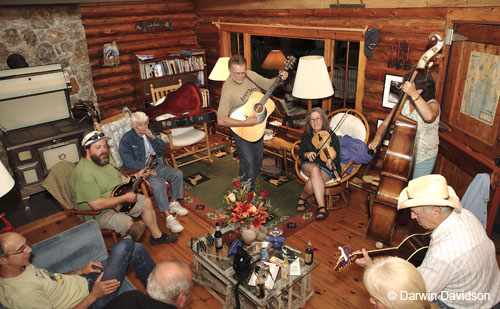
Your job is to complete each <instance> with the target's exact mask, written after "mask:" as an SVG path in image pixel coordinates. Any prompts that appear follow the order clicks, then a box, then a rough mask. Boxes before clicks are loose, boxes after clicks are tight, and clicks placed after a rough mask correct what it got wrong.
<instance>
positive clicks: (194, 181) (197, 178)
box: [184, 172, 210, 187]
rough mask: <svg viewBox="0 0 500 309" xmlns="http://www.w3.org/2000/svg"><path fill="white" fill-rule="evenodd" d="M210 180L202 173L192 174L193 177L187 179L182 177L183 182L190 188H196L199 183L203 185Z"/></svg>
mask: <svg viewBox="0 0 500 309" xmlns="http://www.w3.org/2000/svg"><path fill="white" fill-rule="evenodd" d="M209 179H210V178H208V177H207V176H205V175H204V174H203V173H200V172H198V173H194V174H193V175H191V176H188V177H184V181H185V182H186V183H187V184H188V185H190V186H193V187H194V186H197V185H199V184H200V183H204V182H205V181H207V180H209Z"/></svg>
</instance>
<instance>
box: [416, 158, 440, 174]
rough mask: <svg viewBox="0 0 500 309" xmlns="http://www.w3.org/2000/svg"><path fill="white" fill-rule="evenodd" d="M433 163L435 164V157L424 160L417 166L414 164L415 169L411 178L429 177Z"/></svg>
mask: <svg viewBox="0 0 500 309" xmlns="http://www.w3.org/2000/svg"><path fill="white" fill-rule="evenodd" d="M434 163H436V156H434V157H432V158H429V159H427V160H424V161H422V162H420V163H418V164H415V168H414V169H413V178H412V179H415V178H418V177H421V176H425V175H430V174H431V173H432V170H433V169H434Z"/></svg>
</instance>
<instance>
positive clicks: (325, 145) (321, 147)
mask: <svg viewBox="0 0 500 309" xmlns="http://www.w3.org/2000/svg"><path fill="white" fill-rule="evenodd" d="M330 142H331V134H330V132H328V131H326V130H322V131H319V132H318V133H314V136H313V138H312V144H313V146H314V148H316V149H317V150H318V152H317V153H316V155H319V158H320V159H321V161H323V162H326V161H328V159H332V160H333V159H335V158H336V157H337V152H336V151H335V149H334V148H333V146H331V145H330Z"/></svg>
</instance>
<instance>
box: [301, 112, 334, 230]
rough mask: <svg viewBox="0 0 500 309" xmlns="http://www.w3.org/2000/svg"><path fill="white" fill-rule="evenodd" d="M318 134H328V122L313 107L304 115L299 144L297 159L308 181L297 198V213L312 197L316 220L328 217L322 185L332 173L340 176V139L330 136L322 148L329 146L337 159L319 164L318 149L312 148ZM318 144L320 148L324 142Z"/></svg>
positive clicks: (329, 159) (325, 117)
mask: <svg viewBox="0 0 500 309" xmlns="http://www.w3.org/2000/svg"><path fill="white" fill-rule="evenodd" d="M320 131H327V132H328V133H330V127H329V121H328V117H327V116H326V114H325V112H324V111H323V110H322V109H321V108H319V107H315V108H313V109H311V110H310V111H309V112H308V113H307V115H306V128H305V130H304V135H302V141H301V143H300V150H299V156H300V158H301V159H302V160H303V163H302V171H303V172H304V174H306V175H307V176H308V177H309V179H308V180H307V182H306V184H305V185H304V190H303V191H302V193H301V194H300V195H299V201H298V204H297V211H299V212H302V211H304V210H306V205H305V204H306V199H307V198H308V197H310V196H311V195H313V194H314V197H315V198H316V202H317V203H318V215H317V216H316V220H324V219H326V217H328V210H327V209H326V207H325V183H326V182H327V181H328V180H330V179H332V178H333V177H334V170H335V172H336V173H340V143H339V140H338V138H337V136H336V135H335V134H332V136H331V138H330V141H329V142H327V143H326V144H325V145H324V146H327V147H332V148H333V150H335V153H336V156H335V157H334V158H333V159H332V158H331V157H328V158H327V159H326V161H322V160H321V158H320V154H319V153H318V151H319V150H320V149H321V147H318V148H319V149H318V148H316V147H315V146H314V145H313V138H314V136H315V135H317V134H318V133H320ZM327 137H328V135H327ZM321 145H323V142H322V143H321ZM321 145H320V146H321Z"/></svg>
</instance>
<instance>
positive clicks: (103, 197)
mask: <svg viewBox="0 0 500 309" xmlns="http://www.w3.org/2000/svg"><path fill="white" fill-rule="evenodd" d="M106 139H108V137H106V136H104V133H102V132H98V131H92V132H90V133H88V134H86V135H85V136H84V137H83V140H82V158H81V159H80V162H78V164H77V166H76V168H75V170H74V171H73V174H72V175H71V180H70V191H71V196H72V197H73V200H74V201H75V203H76V204H77V207H78V209H80V210H102V211H101V213H100V214H98V215H96V217H95V219H96V221H97V223H98V224H99V226H100V227H101V228H103V229H110V230H113V231H116V232H117V233H119V234H120V235H121V236H125V235H127V234H130V236H132V238H133V239H134V240H135V241H138V240H139V239H140V238H141V236H142V233H143V232H144V225H146V227H147V228H148V229H149V231H150V232H151V236H150V239H149V242H150V244H151V245H158V244H163V243H170V242H174V241H176V240H177V237H178V235H177V234H165V233H163V232H162V231H161V230H160V229H159V228H158V223H157V222H156V215H155V212H154V208H153V204H152V202H151V200H150V199H149V198H146V197H145V196H144V195H142V194H135V193H133V192H127V193H125V194H123V195H120V196H113V197H111V193H112V192H113V190H114V188H115V187H116V186H118V185H120V184H122V183H125V182H127V181H128V179H127V177H125V176H124V175H122V173H121V172H120V171H119V170H118V169H117V167H116V162H115V161H114V160H113V158H111V157H110V155H109V148H108V143H107V140H106ZM147 173H148V171H147V170H146V169H142V170H140V171H139V172H138V173H137V175H136V177H139V176H147ZM124 202H129V203H135V206H134V207H133V208H132V209H131V210H130V212H129V213H128V214H126V213H123V212H115V210H114V209H113V207H114V206H116V205H119V204H121V203H124ZM138 216H141V218H142V220H144V222H142V221H141V220H138V221H134V220H133V219H132V217H138ZM89 217H92V216H89Z"/></svg>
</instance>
